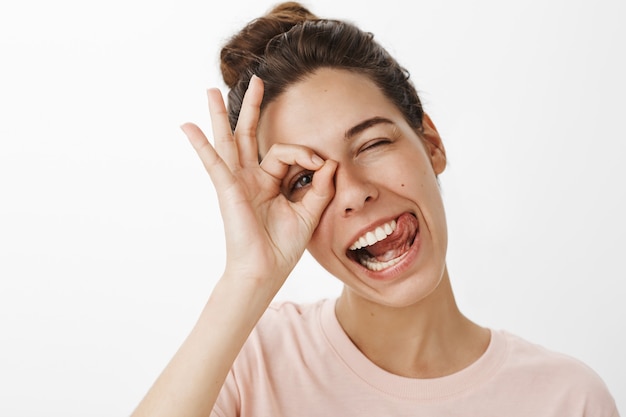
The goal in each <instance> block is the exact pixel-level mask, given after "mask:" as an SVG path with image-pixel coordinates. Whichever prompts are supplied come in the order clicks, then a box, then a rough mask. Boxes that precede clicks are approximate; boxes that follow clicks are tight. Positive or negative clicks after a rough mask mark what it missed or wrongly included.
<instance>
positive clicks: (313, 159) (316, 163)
mask: <svg viewBox="0 0 626 417" xmlns="http://www.w3.org/2000/svg"><path fill="white" fill-rule="evenodd" d="M323 164H324V160H323V159H322V158H320V157H319V156H318V155H317V154H315V152H313V150H312V149H311V148H308V147H306V146H301V145H286V144H281V143H277V144H274V145H272V147H271V148H270V150H269V152H268V153H267V155H265V158H263V161H261V168H262V169H263V170H264V171H265V172H267V173H268V174H270V175H271V176H272V177H274V178H276V179H277V180H280V181H282V180H283V178H284V177H285V175H287V172H288V171H289V167H291V166H292V165H299V166H301V167H302V168H305V169H311V170H315V171H316V170H318V169H319V168H320V167H321V166H322V165H323Z"/></svg>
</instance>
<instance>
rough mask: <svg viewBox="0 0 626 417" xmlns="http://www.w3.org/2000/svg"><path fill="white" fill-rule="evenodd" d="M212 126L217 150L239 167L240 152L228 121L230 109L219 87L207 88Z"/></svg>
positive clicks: (223, 157)
mask: <svg viewBox="0 0 626 417" xmlns="http://www.w3.org/2000/svg"><path fill="white" fill-rule="evenodd" d="M207 99H208V101H209V114H210V115H211V128H212V130H213V138H214V142H215V150H216V151H217V153H218V154H219V155H220V156H221V157H222V159H223V160H224V162H226V164H227V165H228V166H229V167H231V168H232V169H234V170H236V169H237V168H239V152H238V150H237V143H236V142H235V138H234V137H233V133H232V131H231V129H230V123H229V121H228V111H227V110H226V106H225V105H224V100H223V99H222V93H220V91H219V90H218V89H217V88H211V89H209V90H207Z"/></svg>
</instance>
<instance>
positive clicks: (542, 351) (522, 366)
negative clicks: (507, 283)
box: [497, 331, 615, 415]
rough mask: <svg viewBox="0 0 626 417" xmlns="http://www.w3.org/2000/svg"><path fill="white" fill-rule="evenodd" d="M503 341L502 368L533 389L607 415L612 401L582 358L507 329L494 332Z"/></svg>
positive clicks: (508, 374) (591, 412)
mask: <svg viewBox="0 0 626 417" xmlns="http://www.w3.org/2000/svg"><path fill="white" fill-rule="evenodd" d="M497 333H498V334H499V335H500V337H503V338H504V340H505V343H506V351H507V355H506V360H505V365H504V366H503V368H502V372H503V373H504V375H505V376H506V378H510V379H512V380H513V381H517V383H518V384H519V386H520V387H526V388H527V389H528V390H529V391H534V392H536V393H540V392H544V393H550V396H551V397H552V398H553V399H557V398H559V399H561V400H563V401H565V402H568V403H569V404H570V405H573V403H579V405H580V407H581V408H583V409H585V410H586V411H588V412H589V414H585V415H596V414H595V412H594V411H593V410H604V413H603V414H600V415H611V414H610V411H611V410H615V402H614V400H613V398H612V396H611V394H610V393H609V391H608V388H607V387H606V384H605V383H604V381H603V380H602V379H601V378H600V376H599V375H598V374H597V373H596V372H595V371H594V370H593V369H591V368H590V367H589V366H588V365H586V364H585V363H583V362H582V361H580V360H578V359H575V358H573V357H571V356H569V355H566V354H563V353H559V352H555V351H552V350H550V349H547V348H545V347H543V346H541V345H538V344H535V343H531V342H529V341H527V340H525V339H523V338H521V337H519V336H516V335H513V334H510V333H508V332H502V331H501V332H497Z"/></svg>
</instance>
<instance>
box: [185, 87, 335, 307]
mask: <svg viewBox="0 0 626 417" xmlns="http://www.w3.org/2000/svg"><path fill="white" fill-rule="evenodd" d="M262 98H263V82H262V81H261V79H259V78H258V77H256V76H253V77H252V79H251V81H250V85H249V87H248V90H247V92H246V94H245V96H244V99H243V103H242V108H241V113H240V115H239V120H238V123H237V127H236V128H235V132H232V131H231V128H230V125H229V122H228V114H227V111H226V108H225V105H224V101H223V99H222V96H221V94H220V92H219V91H218V90H215V89H212V90H209V91H208V100H209V112H210V115H211V123H212V130H213V136H214V138H215V141H214V142H215V146H212V145H211V143H210V142H209V141H208V140H207V138H206V136H205V135H204V133H203V132H202V131H201V130H200V128H198V127H197V126H196V125H194V124H191V123H188V124H185V125H183V126H182V129H183V131H184V132H185V134H186V135H187V137H188V138H189V141H190V142H191V144H192V146H193V147H194V149H195V150H196V152H197V153H198V156H199V157H200V159H201V160H202V163H203V164H204V167H205V168H206V170H207V172H208V173H209V176H210V177H211V180H212V181H213V184H214V185H215V188H216V191H217V194H218V199H219V204H220V210H221V213H222V217H223V220H224V229H225V234H226V252H227V259H226V270H225V273H224V278H226V277H227V278H228V279H234V280H240V281H239V282H241V283H249V284H251V285H255V286H257V287H259V288H263V289H265V290H267V291H268V292H267V293H266V295H267V296H268V297H270V298H271V297H273V296H274V294H276V292H277V291H278V290H279V289H280V287H281V286H282V284H283V283H284V281H285V279H286V278H287V276H288V275H289V273H290V272H291V270H292V269H293V267H294V266H295V265H296V263H297V261H298V260H299V259H300V257H301V256H302V253H303V252H304V249H305V248H306V246H307V244H308V242H309V240H310V238H311V235H312V234H313V231H314V230H315V228H316V227H317V224H318V222H319V219H320V216H321V215H322V212H323V211H324V209H325V208H326V206H327V205H328V203H329V202H330V200H331V199H332V198H333V195H334V186H333V175H334V172H335V169H336V167H337V164H336V163H335V162H334V161H331V160H327V161H323V160H322V159H321V158H320V157H319V156H318V155H316V154H315V153H314V152H313V150H311V149H310V148H307V147H304V146H298V145H286V144H276V145H274V146H272V148H271V149H270V151H269V152H268V153H267V155H266V156H265V157H264V159H263V161H262V162H261V163H259V161H258V148H257V137H256V130H257V124H258V121H259V116H260V106H261V101H262ZM292 165H299V166H300V167H302V168H304V169H307V170H311V171H313V172H314V174H315V175H314V176H313V180H312V183H311V184H310V185H309V186H308V189H307V191H306V193H305V194H304V195H303V196H302V198H301V199H300V200H299V201H290V200H289V199H287V198H286V197H285V196H284V195H283V194H282V193H281V185H282V184H283V181H284V179H285V176H286V175H287V172H288V170H289V167H290V166H292Z"/></svg>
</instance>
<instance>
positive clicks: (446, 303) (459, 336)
mask: <svg viewBox="0 0 626 417" xmlns="http://www.w3.org/2000/svg"><path fill="white" fill-rule="evenodd" d="M336 314H337V319H338V320H339V323H340V324H341V326H342V327H343V329H344V331H345V332H346V333H347V335H348V337H350V339H351V340H352V342H353V343H354V344H355V345H356V346H357V347H358V348H359V350H361V352H363V354H364V355H365V356H367V357H368V358H369V359H370V360H371V361H372V362H374V363H375V364H376V365H378V366H379V367H381V368H383V369H385V370H386V371H388V372H391V373H394V374H396V375H401V376H406V377H412V378H436V377H441V376H445V375H450V374H453V373H455V372H458V371H460V370H461V369H463V368H465V367H467V366H469V365H470V364H472V363H473V362H474V361H476V360H477V359H478V358H479V357H480V356H481V355H482V354H483V353H484V351H485V350H486V348H487V345H488V344H489V339H490V334H489V330H487V329H484V328H481V327H479V326H478V325H476V324H475V323H473V322H471V321H470V320H468V319H467V318H466V317H465V316H463V315H462V314H461V312H460V311H459V309H458V307H457V305H456V301H455V299H454V295H453V293H452V288H451V286H450V279H449V277H448V273H447V270H446V271H445V273H444V276H443V277H442V280H441V282H440V284H439V285H438V286H437V288H436V289H435V290H434V291H433V292H432V293H431V294H429V295H428V296H427V297H425V298H424V299H422V300H420V301H419V302H417V303H415V304H413V305H409V306H406V307H388V306H384V305H381V304H377V303H374V302H372V301H369V300H367V299H365V298H363V297H360V296H359V295H357V294H355V293H354V292H352V291H351V290H350V289H348V288H345V289H344V291H343V293H342V295H341V297H340V298H339V300H338V301H337V306H336Z"/></svg>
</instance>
